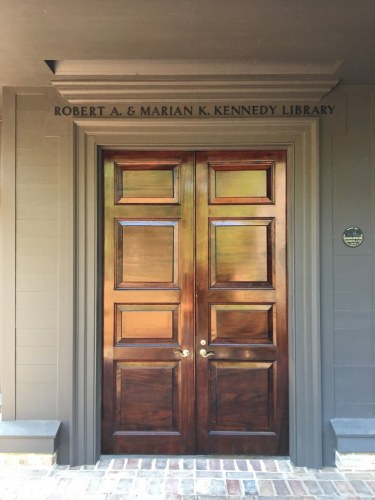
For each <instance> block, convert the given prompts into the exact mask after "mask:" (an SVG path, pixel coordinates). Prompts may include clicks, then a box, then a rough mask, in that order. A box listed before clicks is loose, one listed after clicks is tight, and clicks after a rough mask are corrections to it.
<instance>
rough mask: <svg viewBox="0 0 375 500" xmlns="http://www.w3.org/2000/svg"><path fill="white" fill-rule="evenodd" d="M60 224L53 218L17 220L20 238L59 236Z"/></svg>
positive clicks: (18, 236)
mask: <svg viewBox="0 0 375 500" xmlns="http://www.w3.org/2000/svg"><path fill="white" fill-rule="evenodd" d="M57 237H58V226H57V224H56V221H54V220H53V221H52V220H45V219H43V220H40V219H34V220H18V221H17V239H18V238H54V239H55V238H57Z"/></svg>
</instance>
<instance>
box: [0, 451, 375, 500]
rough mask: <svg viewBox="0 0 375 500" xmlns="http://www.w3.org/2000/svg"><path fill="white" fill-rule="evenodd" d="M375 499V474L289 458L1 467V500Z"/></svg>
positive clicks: (113, 459) (126, 460)
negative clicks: (296, 464)
mask: <svg viewBox="0 0 375 500" xmlns="http://www.w3.org/2000/svg"><path fill="white" fill-rule="evenodd" d="M86 498H87V499H92V500H127V499H129V500H131V499H140V500H145V499H148V498H152V499H155V500H157V499H171V500H172V499H173V500H174V499H176V500H177V499H183V498H186V499H191V500H193V499H194V500H198V499H199V500H204V499H206V498H210V499H217V500H221V499H226V498H230V499H233V500H235V499H238V500H240V499H255V498H258V499H262V500H272V499H275V500H276V499H279V500H282V499H293V498H294V499H306V500H314V499H319V500H324V499H325V500H334V499H342V498H346V499H351V500H355V499H356V500H357V499H362V498H364V499H370V498H372V499H375V471H368V472H366V471H365V472H363V471H361V472H360V471H357V472H353V471H351V472H349V471H348V472H343V471H338V470H337V469H333V468H327V469H323V470H319V471H318V470H312V469H306V468H301V467H294V466H293V465H292V464H291V463H290V461H289V460H286V459H285V460H284V459H282V460H281V459H278V460H273V459H267V460H258V459H246V458H236V459H232V458H217V457H215V458H214V457H211V458H204V457H141V458H136V457H123V456H116V457H115V456H103V457H102V458H101V460H100V461H99V462H98V463H97V464H96V465H95V466H82V467H68V466H58V465H56V466H50V467H39V468H36V467H31V466H5V465H3V466H1V467H0V499H1V500H15V499H17V500H18V499H25V500H26V499H27V500H30V499H32V500H34V499H35V500H42V499H48V500H65V499H66V500H68V499H69V500H81V499H86Z"/></svg>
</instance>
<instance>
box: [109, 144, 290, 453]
mask: <svg viewBox="0 0 375 500" xmlns="http://www.w3.org/2000/svg"><path fill="white" fill-rule="evenodd" d="M118 165H121V169H122V170H121V169H120V172H121V175H120V174H119V173H116V169H117V170H119V168H118ZM124 165H131V169H130V170H129V172H130V173H129V172H127V173H126V174H124V167H123V166H124ZM137 169H138V170H139V171H140V172H141V175H140V176H139V178H137V176H136V172H137ZM104 170H105V222H104V233H105V242H104V245H105V252H104V254H105V261H104V294H103V304H104V325H103V330H104V332H103V426H102V435H103V446H102V451H103V452H105V453H194V452H196V453H255V454H275V455H277V454H287V452H288V441H289V440H288V368H287V360H288V349H287V316H286V310H287V302H286V297H287V288H286V285H287V284H286V186H285V180H286V179H285V178H286V153H285V152H282V151H244V152H235V151H230V152H229V151H228V152H199V153H189V152H166V153H163V152H129V153H121V152H118V153H111V152H107V153H106V160H105V168H104ZM149 172H152V173H151V174H150V175H149ZM176 172H177V173H178V175H177V174H176ZM142 179H143V181H145V185H144V191H142V189H141V188H142V182H143V181H142ZM127 182H128V183H129V185H127ZM153 183H159V184H160V186H153ZM159 188H160V190H159ZM172 194H173V196H172ZM168 196H169V203H167V198H168ZM153 197H154V198H153ZM142 199H144V200H146V201H145V203H144V204H143V203H142V201H141V200H142ZM151 199H154V201H155V203H150V200H151ZM131 200H132V201H131ZM176 200H179V202H178V203H176ZM194 297H195V300H194ZM202 341H203V342H204V343H205V344H202ZM203 345H204V348H205V349H206V351H207V352H208V357H202V355H201V354H200V351H201V349H202V346H203ZM183 349H188V350H189V354H188V355H187V356H186V357H183V356H182V355H181V354H182V350H183Z"/></svg>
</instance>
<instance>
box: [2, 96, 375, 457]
mask: <svg viewBox="0 0 375 500" xmlns="http://www.w3.org/2000/svg"><path fill="white" fill-rule="evenodd" d="M58 101H59V97H58V96H57V94H56V93H55V91H54V90H52V89H49V90H46V91H45V92H37V91H32V90H31V89H29V91H27V92H23V91H22V92H17V95H16V100H15V103H16V125H15V130H16V214H17V215H16V269H17V273H16V304H17V306H16V388H15V414H16V417H17V418H18V419H23V418H24V419H32V418H33V419H58V420H63V421H64V422H65V427H64V432H65V433H67V432H68V423H69V420H70V415H71V408H70V404H71V395H70V389H69V383H70V382H71V381H69V377H70V375H71V373H70V372H69V370H70V368H71V366H72V363H71V360H70V358H69V356H71V353H70V351H69V349H70V347H69V346H71V345H73V326H72V323H70V319H71V315H72V310H71V306H70V305H68V304H66V303H65V304H64V303H62V300H61V299H60V297H61V290H62V289H64V287H65V288H66V281H64V280H66V279H67V278H66V276H64V266H65V263H66V260H65V256H66V252H67V251H69V250H68V249H66V247H65V246H64V232H66V231H68V232H72V231H73V227H72V224H73V218H72V213H71V210H72V208H71V200H72V199H73V180H72V178H71V177H70V174H68V172H69V171H70V170H71V163H70V162H71V161H72V141H71V135H72V126H71V120H70V119H69V118H62V117H58V118H55V117H53V113H52V108H53V105H55V104H56V103H58ZM325 101H326V102H327V103H329V104H335V105H336V112H335V114H334V115H333V116H332V117H331V116H327V117H322V118H321V132H320V133H321V136H320V140H321V144H320V153H321V157H320V161H321V177H320V182H321V185H320V189H321V266H322V273H321V283H322V294H321V307H322V356H323V374H322V375H323V395H324V401H323V403H324V404H323V425H324V434H325V438H326V439H325V457H326V461H327V462H330V461H331V460H332V448H331V445H330V434H329V433H330V431H329V426H328V422H329V419H330V418H333V417H375V387H374V386H375V340H374V329H375V328H374V326H375V317H374V281H375V280H374V278H375V276H374V273H375V257H374V226H375V220H374V213H375V210H374V209H375V206H374V192H375V181H374V179H375V174H374V172H375V130H374V123H375V104H374V103H375V88H374V87H366V86H342V87H338V88H337V89H336V90H335V91H333V92H332V93H331V94H330V95H329V96H328V97H326V99H325ZM3 168H6V165H3ZM351 225H356V226H359V227H361V228H362V230H363V231H364V233H365V240H364V243H363V244H362V245H361V246H360V247H359V248H356V249H350V248H347V247H346V246H345V245H344V244H343V243H342V241H341V235H342V233H343V231H344V229H345V228H346V227H348V226H351ZM70 251H71V250H70ZM70 279H72V277H71V278H70ZM65 299H66V297H65V298H64V300H65ZM64 311H66V317H65V318H64ZM4 375H5V376H6V373H4ZM64 375H65V376H66V379H65V378H64ZM4 382H5V379H4ZM65 435H66V434H65Z"/></svg>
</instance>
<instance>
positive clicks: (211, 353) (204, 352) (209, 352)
mask: <svg viewBox="0 0 375 500" xmlns="http://www.w3.org/2000/svg"><path fill="white" fill-rule="evenodd" d="M199 354H200V355H201V356H202V358H209V357H210V356H215V353H214V352H213V351H208V352H207V351H206V349H201V350H200V351H199Z"/></svg>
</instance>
